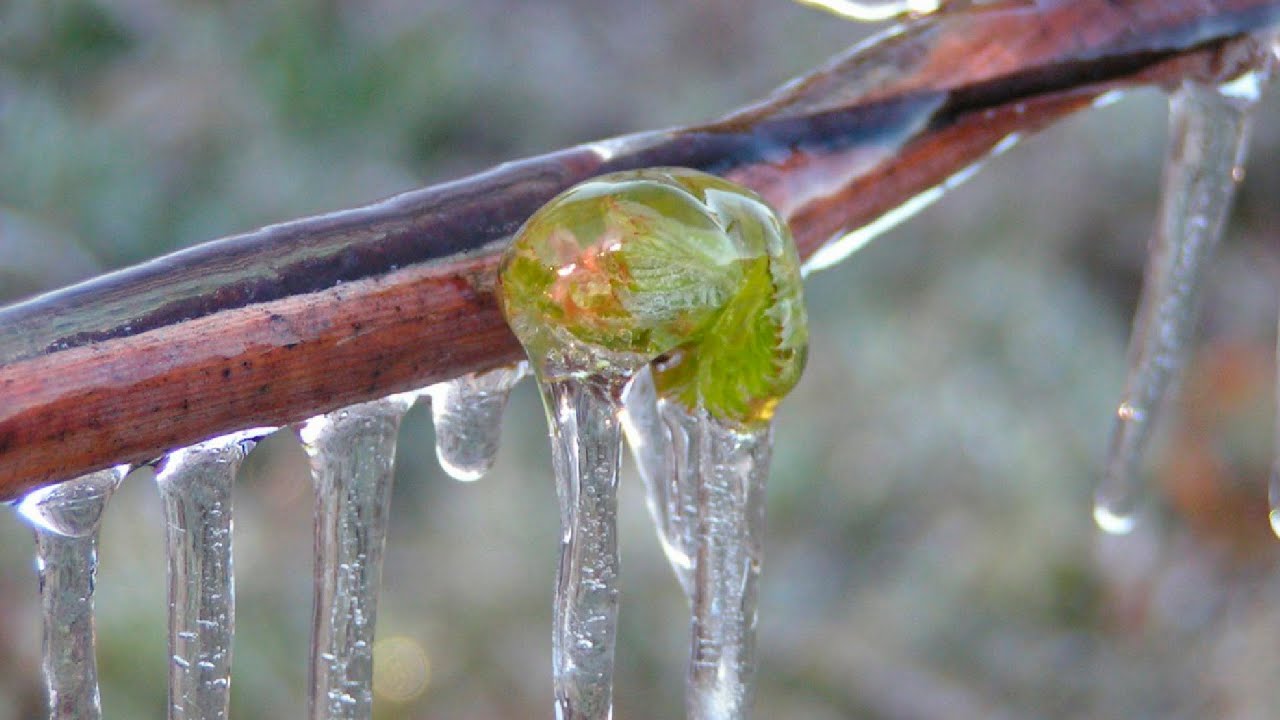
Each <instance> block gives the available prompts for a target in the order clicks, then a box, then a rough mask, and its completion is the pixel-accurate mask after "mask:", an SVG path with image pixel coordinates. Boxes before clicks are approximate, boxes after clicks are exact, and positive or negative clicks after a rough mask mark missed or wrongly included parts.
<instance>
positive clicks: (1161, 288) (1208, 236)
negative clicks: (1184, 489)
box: [1093, 71, 1265, 534]
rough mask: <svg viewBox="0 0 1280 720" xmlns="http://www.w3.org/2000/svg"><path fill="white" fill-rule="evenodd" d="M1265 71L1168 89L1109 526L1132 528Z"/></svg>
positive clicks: (1108, 489) (1097, 507) (1114, 454)
mask: <svg viewBox="0 0 1280 720" xmlns="http://www.w3.org/2000/svg"><path fill="white" fill-rule="evenodd" d="M1264 75H1265V73H1264V72H1262V71H1255V72H1250V73H1248V74H1246V75H1244V76H1242V77H1241V78H1239V79H1237V80H1234V81H1231V82H1229V83H1225V84H1223V85H1220V86H1210V85H1205V84H1202V83H1197V82H1194V81H1191V80H1186V81H1184V82H1183V84H1182V85H1181V86H1180V87H1179V88H1178V89H1177V90H1176V91H1175V92H1174V93H1173V94H1172V95H1171V97H1170V103H1169V104H1170V128H1169V134H1170V144H1169V160H1168V163H1167V165H1166V167H1165V173H1164V182H1163V188H1162V190H1161V204H1160V212H1159V216H1158V220H1157V223H1156V229H1155V233H1154V236H1153V239H1152V242H1151V248H1150V255H1149V257H1148V260H1147V268H1146V271H1145V272H1144V275H1143V286H1142V295H1141V299H1140V301H1139V305H1138V314H1137V317H1136V318H1135V320H1134V326H1133V333H1132V336H1131V339H1130V344H1129V376H1128V378H1127V380H1126V381H1125V390H1124V397H1123V399H1122V400H1121V402H1120V405H1119V408H1118V409H1117V411H1116V424H1115V429H1114V431H1113V433H1112V436H1111V444H1110V448H1109V449H1108V452H1107V459H1106V466H1105V468H1104V471H1103V476H1102V481H1101V483H1100V484H1099V486H1098V489H1097V492H1096V494H1095V497H1094V513H1093V514H1094V519H1095V521H1096V522H1097V524H1098V526H1099V527H1100V528H1102V529H1103V530H1105V531H1107V532H1110V533H1117V534H1123V533H1127V532H1129V531H1130V530H1131V529H1133V523H1134V513H1135V511H1136V509H1137V505H1138V502H1139V494H1140V493H1139V491H1140V488H1141V482H1140V479H1139V478H1140V473H1139V469H1140V463H1141V458H1142V452H1143V449H1144V448H1145V447H1146V444H1147V440H1148V439H1149V438H1150V436H1151V427H1152V423H1153V421H1154V420H1155V417H1156V415H1157V414H1158V413H1159V412H1160V409H1161V407H1162V405H1163V404H1164V402H1165V399H1166V397H1167V396H1168V395H1169V393H1170V390H1171V387H1172V386H1173V384H1174V381H1175V379H1176V378H1177V376H1178V374H1179V372H1180V370H1181V369H1182V366H1183V364H1184V362H1185V360H1186V356H1187V351H1188V348H1189V346H1190V344H1191V340H1192V334H1193V331H1194V328H1195V318H1196V300H1197V297H1198V295H1199V293H1200V288H1201V286H1202V285H1203V280H1204V276H1205V269H1206V267H1207V265H1208V261H1209V259H1210V257H1211V256H1212V254H1213V251H1214V248H1216V247H1217V245H1218V241H1219V239H1220V238H1221V236H1222V231H1223V227H1224V226H1225V224H1226V219H1227V212H1228V210H1229V209H1230V205H1231V199H1232V196H1233V195H1234V192H1235V186H1236V183H1237V182H1238V180H1239V178H1240V175H1241V170H1240V168H1241V162H1242V160H1243V157H1244V147H1245V142H1246V138H1247V136H1248V126H1249V116H1250V110H1252V108H1253V107H1254V106H1255V105H1256V104H1257V100H1258V98H1259V96H1260V92H1261V86H1262V81H1263V79H1264Z"/></svg>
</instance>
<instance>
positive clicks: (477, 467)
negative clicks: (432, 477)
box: [426, 363, 529, 482]
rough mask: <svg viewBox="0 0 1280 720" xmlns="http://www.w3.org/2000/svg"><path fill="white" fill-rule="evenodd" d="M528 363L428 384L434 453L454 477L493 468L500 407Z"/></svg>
mask: <svg viewBox="0 0 1280 720" xmlns="http://www.w3.org/2000/svg"><path fill="white" fill-rule="evenodd" d="M528 374H529V366H528V365H527V364H526V363H518V364H516V365H513V366H511V367H504V368H498V369H496V370H490V371H488V372H482V373H470V374H467V375H463V376H462V377H460V378H456V379H454V380H449V381H446V382H442V383H439V384H438V385H432V386H431V387H429V388H427V391H426V392H427V394H428V395H429V396H430V397H431V417H432V420H433V421H434V422H435V427H436V457H437V458H438V459H439V460H440V467H442V468H444V471H445V472H447V473H449V475H450V476H452V477H453V478H454V479H457V480H462V481H464V482H470V481H472V480H479V479H480V478H481V477H483V476H484V474H485V473H487V472H489V469H490V468H492V467H493V461H494V459H495V458H496V457H497V456H498V442H499V440H500V439H501V435H502V411H503V410H505V409H506V407H507V397H508V396H510V394H511V389H512V388H514V387H515V386H516V383H518V382H520V379H521V378H523V377H524V376H525V375H528Z"/></svg>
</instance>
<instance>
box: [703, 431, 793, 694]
mask: <svg viewBox="0 0 1280 720" xmlns="http://www.w3.org/2000/svg"><path fill="white" fill-rule="evenodd" d="M691 419H692V420H693V422H694V423H695V427H696V430H695V432H694V443H695V445H696V447H697V450H696V458H697V463H698V467H697V472H696V480H697V492H698V502H697V520H696V528H695V536H694V549H695V553H696V555H695V561H694V583H693V594H692V603H693V641H692V646H691V655H690V658H689V681H688V694H687V697H686V699H685V705H686V709H687V712H688V717H689V718H690V720H731V719H734V718H745V717H747V716H748V715H750V711H751V700H752V698H753V696H754V694H755V629H756V600H757V590H756V588H757V586H758V584H759V578H760V561H761V558H762V557H763V554H764V499H765V480H766V479H767V477H768V475H769V459H770V455H771V450H772V444H771V436H772V432H771V429H770V426H769V425H768V424H765V425H764V426H762V427H757V428H752V429H750V430H743V429H740V428H735V427H732V426H730V425H726V424H725V423H724V422H722V421H720V420H718V419H716V418H715V417H712V416H711V415H709V414H707V412H706V411H705V410H699V411H697V412H696V413H695V414H694V415H693V416H692V417H691Z"/></svg>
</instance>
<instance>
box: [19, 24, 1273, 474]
mask: <svg viewBox="0 0 1280 720" xmlns="http://www.w3.org/2000/svg"><path fill="white" fill-rule="evenodd" d="M1278 20H1280V0H1053V1H1051V2H1048V1H1044V0H1042V1H1041V2H1039V3H1038V4H1031V3H1027V2H1025V1H1023V0H1011V2H1009V3H1008V4H1006V5H1001V6H992V5H987V6H984V7H983V9H981V10H975V11H971V12H966V13H958V14H953V15H948V16H945V17H941V18H936V19H927V20H920V21H916V22H913V23H910V24H908V25H907V26H906V27H905V28H904V29H903V31H902V32H899V33H896V34H889V35H886V36H885V37H883V38H882V39H880V40H879V41H877V42H875V43H872V44H869V45H867V46H865V47H863V48H861V49H859V50H856V51H854V52H851V53H849V54H847V55H845V56H842V57H840V58H837V59H835V60H834V61H832V62H831V63H830V64H829V65H828V66H826V67H824V68H822V69H819V70H817V71H815V72H814V73H812V74H811V75H809V76H806V77H805V78H802V79H801V80H799V81H797V82H795V83H793V84H791V85H788V86H787V87H785V88H783V89H781V90H780V91H778V92H777V93H775V94H774V95H773V96H771V97H769V98H767V99H766V100H764V101H763V102H761V103H759V104H757V105H754V106H751V107H749V108H746V109H744V110H741V111H738V112H735V113H733V114H731V115H729V116H728V117H726V118H725V119H724V120H722V121H720V122H718V123H714V124H711V125H705V126H697V127H690V128H685V129H680V130H675V131H670V132H661V133H649V134H642V135H637V136H631V137H628V138H620V139H618V140H614V141H607V142H606V143H601V144H597V145H587V146H582V147H578V148H571V149H568V150H564V151H561V152H558V153H553V154H550V155H546V156H542V157H538V158H532V159H529V160H524V161H520V162H517V163H511V164H508V165H504V166H501V167H499V168H496V169H494V170H492V171H489V172H487V173H483V174H481V175H477V176H474V177H471V178H467V179H464V180H460V181H457V182H453V183H448V184H445V185H440V186H436V187H431V188H426V189H423V190H418V191H414V192H411V193H406V194H405V195H401V196H398V197H396V198H392V199H390V200H387V201H384V202H381V203H377V204H375V205H372V206H369V207H366V208H360V209H356V210H349V211H345V212H339V213H334V214H331V215H326V216H322V217H317V218H311V219H305V220H299V221H295V222H292V223H288V224H284V225H277V226H272V227H268V228H264V229H262V230H258V231H256V232H253V233H250V234H247V235H243V236H238V237H234V238H228V239H224V240H219V241H215V242H212V243H208V244H206V245H202V246H200V247H197V248H193V249H191V250H188V251H184V252H181V253H176V254H174V255H171V256H168V257H165V258H160V259H158V260H155V261H152V262H150V263H147V264H144V265H141V266H138V267H135V268H131V269H129V270H125V271H123V272H120V273H114V274H111V275H107V276H103V277H101V278H98V279H95V280H92V281H89V282H87V283H83V284H81V285H77V286H74V287H71V288H67V289H65V290H61V291H58V292H55V293H51V294H49V295H45V296H41V297H39V298H35V299H33V300H30V301H28V302H25V303H21V304H18V305H14V306H11V307H9V308H6V309H3V310H0V363H3V364H2V365H0V498H14V497H17V496H19V495H21V494H22V493H23V492H25V491H27V490H29V489H31V488H33V487H35V486H38V485H41V484H45V483H49V482H53V481H57V480H62V479H66V478H70V477H74V476H76V475H79V474H82V473H85V472H88V471H91V470H94V469H97V468H101V467H105V466H107V465H110V464H114V463H120V462H142V461H147V460H150V459H152V458H155V457H157V456H159V455H160V454H162V453H163V452H165V451H167V450H170V449H172V448H176V447H180V446H183V445H187V444H190V443H193V442H197V441H199V440H202V439H205V438H207V437H210V436H213V435H216V434H220V433H223V432H227V431H230V430H234V429H240V428H246V427H255V426H276V425H282V424H285V423H289V422H295V421H298V420H302V419H304V418H307V417H310V416H312V415H315V414H318V413H321V412H325V411H328V410H332V409H334V408H337V407H341V406H344V405H348V404H351V403H356V402H361V401H365V400H370V399H373V398H376V397H379V396H383V395H386V394H388V393H392V392H397V391H402V390H407V389H410V388H413V387H420V386H423V385H427V384H430V383H434V382H438V381H441V380H445V379H448V378H451V377H455V376H457V375H460V374H462V373H465V372H469V371H474V370H481V369H485V368H490V367H494V366H497V365H500V364H503V363H508V362H511V361H514V360H516V359H518V358H519V357H520V350H519V347H518V346H517V345H516V342H515V340H514V338H513V337H512V336H511V334H510V332H509V331H508V330H507V328H506V325H505V324H504V322H503V321H502V318H501V316H500V314H499V312H498V309H497V305H496V302H495V296H494V289H495V288H494V284H495V274H494V271H495V268H496V265H497V260H498V256H499V254H500V252H501V250H502V248H503V247H504V245H505V243H506V241H507V239H508V238H509V237H510V235H511V234H512V233H513V232H514V231H515V229H516V228H517V227H518V226H519V224H520V223H521V222H522V221H523V220H524V218H525V217H527V216H528V214H529V213H531V212H532V211H533V210H534V209H536V208H537V207H538V206H539V205H540V204H542V203H543V202H545V201H546V200H547V199H549V198H550V197H551V196H553V195H554V194H555V193H557V192H559V191H560V190H562V189H564V188H565V187H568V186H569V185H571V184H573V183H575V182H578V181H580V180H582V179H585V178H587V177H590V176H592V175H596V174H599V173H602V172H608V171H612V170H620V169H627V168H636V167H644V166H652V165H682V166H688V167H697V168H702V169H706V170H709V171H713V172H717V173H720V174H723V175H725V176H727V177H730V178H732V179H734V180H737V181H738V182H741V183H744V184H746V185H748V186H750V187H752V188H754V189H756V190H757V191H758V192H760V193H761V194H762V195H764V196H765V198H766V199H768V200H769V201H770V202H771V203H773V204H774V205H775V206H776V207H777V208H778V209H779V211H780V212H782V213H783V215H784V216H785V217H786V218H787V220H788V221H789V222H790V224H791V226H792V229H793V231H794V233H795V236H796V240H797V243H798V244H799V246H800V249H801V253H802V255H804V256H806V257H807V256H809V255H811V254H812V253H813V252H814V251H816V250H817V249H818V248H819V247H821V246H822V245H823V244H825V243H827V242H829V241H831V240H832V239H833V238H835V237H838V236H839V235H841V234H843V233H846V232H848V231H850V230H852V229H854V228H857V227H860V226H863V225H865V224H866V223H868V222H870V221H872V220H874V219H875V218H877V217H879V216H881V215H883V214H884V213H886V212H888V211H889V210H892V209H893V208H895V207H897V206H899V205H901V204H902V203H904V202H905V201H907V200H909V199H911V198H913V197H915V196H917V195H918V194H920V193H921V192H923V191H925V190H927V189H929V188H931V187H933V186H936V185H938V184H939V183H942V182H944V181H945V180H946V178H948V177H950V176H952V175H953V174H955V173H956V172H958V171H960V170H962V169H964V168H966V167H968V166H969V165H971V164H972V163H974V162H976V161H979V160H981V159H982V158H984V157H985V156H987V155H988V154H989V153H990V152H991V150H992V148H994V147H996V146H997V145H998V144H999V143H1000V142H1002V141H1003V140H1005V139H1006V138H1008V137H1009V136H1010V135H1011V134H1012V133H1027V132H1032V131H1035V130H1037V129H1039V128H1042V127H1044V126H1046V125H1048V124H1050V123H1052V122H1054V121H1056V120H1058V119H1060V118H1062V117H1065V116H1066V115H1068V114H1070V113H1073V112H1075V111H1078V110H1080V109H1083V108H1086V107H1089V106H1090V105H1091V104H1092V103H1093V102H1094V101H1095V100H1096V99H1097V98H1098V97H1099V96H1100V95H1102V94H1104V93H1107V92H1110V91H1113V90H1117V89H1123V88H1127V87H1133V86H1136V85H1149V84H1165V85H1167V84H1170V83H1175V82H1178V81H1179V80H1180V79H1181V78H1184V77H1187V76H1197V77H1201V78H1209V79H1212V78H1227V77H1231V76H1232V75H1233V74H1235V73H1238V72H1239V71H1240V70H1241V68H1242V63H1244V62H1247V61H1248V60H1249V59H1250V57H1249V55H1250V53H1251V52H1254V50H1255V49H1254V48H1252V46H1251V43H1249V42H1248V41H1240V42H1236V39H1237V38H1239V37H1240V36H1242V35H1243V34H1246V33H1248V32H1250V31H1253V30H1256V29H1258V28H1261V27H1264V26H1267V25H1270V24H1272V23H1274V22H1277V21H1278Z"/></svg>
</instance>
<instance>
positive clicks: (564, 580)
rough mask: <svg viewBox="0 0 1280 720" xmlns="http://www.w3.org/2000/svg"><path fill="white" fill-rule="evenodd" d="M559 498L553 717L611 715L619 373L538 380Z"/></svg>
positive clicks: (589, 719)
mask: <svg viewBox="0 0 1280 720" xmlns="http://www.w3.org/2000/svg"><path fill="white" fill-rule="evenodd" d="M539 386H540V388H541V390H542V393H543V400H544V405H545V407H546V411H547V426H548V430H549V432H550V435H551V453H552V455H551V458H552V464H553V465H554V468H555V475H556V494H557V496H558V497H559V501H560V521H561V525H560V527H561V537H560V564H559V566H557V568H556V590H555V609H554V619H553V623H554V629H553V635H552V666H553V677H554V684H555V695H556V717H557V718H559V719H560V720H606V719H607V718H610V717H612V716H613V655H614V642H615V640H616V637H617V624H618V531H617V514H618V500H617V489H618V466H619V462H620V460H621V450H622V429H621V421H620V419H619V414H620V412H621V409H622V403H621V397H622V393H623V386H624V381H622V380H619V379H617V378H612V377H604V376H589V377H585V378H568V379H558V380H552V381H549V382H539Z"/></svg>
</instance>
